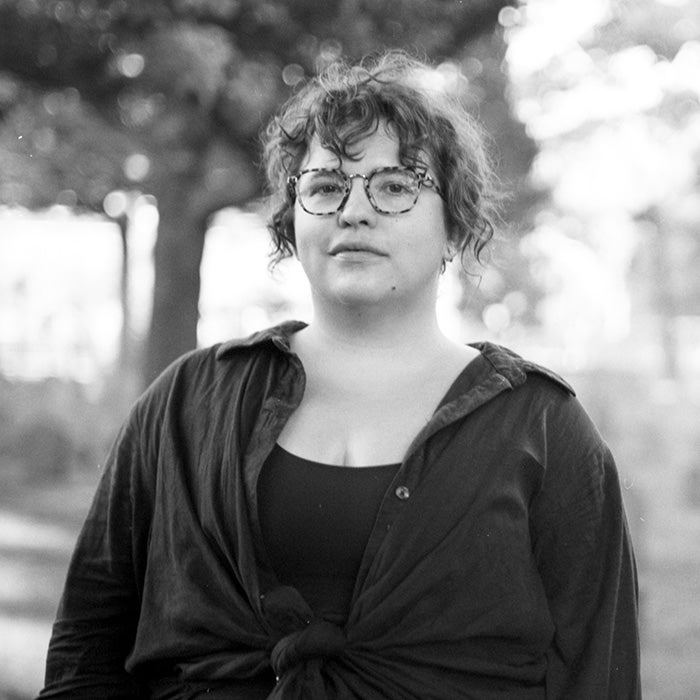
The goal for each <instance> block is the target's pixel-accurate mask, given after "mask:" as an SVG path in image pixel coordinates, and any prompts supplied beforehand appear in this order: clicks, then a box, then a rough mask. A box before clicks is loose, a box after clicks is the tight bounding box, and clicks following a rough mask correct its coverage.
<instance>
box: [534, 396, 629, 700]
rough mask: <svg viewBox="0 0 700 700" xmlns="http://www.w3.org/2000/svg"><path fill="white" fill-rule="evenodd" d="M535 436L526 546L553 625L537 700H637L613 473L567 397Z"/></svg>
mask: <svg viewBox="0 0 700 700" xmlns="http://www.w3.org/2000/svg"><path fill="white" fill-rule="evenodd" d="M556 413H557V416H556V417H555V418H554V419H552V420H550V421H549V422H548V424H547V426H546V430H545V431H543V432H545V433H546V434H547V444H548V447H547V451H546V455H547V458H546V464H545V476H544V482H543V487H542V490H541V492H540V493H539V494H538V496H537V497H536V498H535V500H534V503H533V509H532V530H533V533H532V534H533V546H534V552H535V558H536V562H537V566H538V569H539V572H540V576H541V578H542V582H543V584H544V588H545V593H546V595H547V599H548V601H549V607H550V613H551V616H552V620H553V622H554V627H555V630H554V640H553V643H552V646H551V648H550V651H549V654H548V670H547V698H548V700H551V699H554V698H565V699H566V700H590V699H591V698H596V700H604V699H606V698H609V699H611V700H612V699H614V700H632V699H635V700H636V699H637V698H641V690H640V673H639V634H638V590H637V576H636V568H635V561H634V554H633V551H632V545H631V541H630V537H629V532H628V527H627V522H626V519H625V513H624V508H623V503H622V496H621V490H620V484H619V479H618V473H617V468H616V466H615V462H614V459H613V457H612V454H611V453H610V451H609V449H608V448H607V446H606V445H605V443H604V442H603V441H602V439H601V438H600V436H599V435H598V433H597V431H596V430H595V428H594V427H593V425H592V423H591V422H590V420H589V419H588V417H587V416H586V414H585V413H584V412H583V409H581V408H580V406H579V405H578V402H577V401H576V399H574V398H573V397H570V398H569V399H568V401H567V404H566V406H565V407H564V408H563V409H562V410H559V411H557V412H556Z"/></svg>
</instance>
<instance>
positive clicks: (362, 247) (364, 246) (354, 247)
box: [329, 243, 386, 256]
mask: <svg viewBox="0 0 700 700" xmlns="http://www.w3.org/2000/svg"><path fill="white" fill-rule="evenodd" d="M329 252H330V255H339V254H341V253H369V254H372V255H381V256H386V253H384V252H383V251H381V250H380V249H379V248H376V247H375V246H373V245H370V244H368V243H337V244H336V245H334V246H333V247H332V248H331V249H330V251H329Z"/></svg>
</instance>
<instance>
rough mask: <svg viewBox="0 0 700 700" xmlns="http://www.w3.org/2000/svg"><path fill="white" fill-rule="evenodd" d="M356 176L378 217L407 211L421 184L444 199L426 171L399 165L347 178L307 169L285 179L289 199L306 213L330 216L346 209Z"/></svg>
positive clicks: (342, 173)
mask: <svg viewBox="0 0 700 700" xmlns="http://www.w3.org/2000/svg"><path fill="white" fill-rule="evenodd" d="M356 177H361V178H362V180H363V182H364V186H365V193H366V194H367V199H369V201H370V203H371V204H372V206H373V207H374V210H375V211H377V212H379V213H380V214H403V213H404V212H407V211H410V210H411V209H413V207H414V205H415V203H416V202H417V201H418V195H419V194H420V191H421V189H422V187H423V186H424V185H425V187H429V188H431V189H433V190H435V192H437V193H438V194H439V195H440V196H441V197H443V194H442V191H441V190H440V188H439V187H438V186H437V185H436V184H435V181H434V180H433V178H432V177H430V175H428V174H427V173H426V172H425V171H422V170H418V169H417V168H412V167H401V166H396V167H390V168H379V169H377V170H373V171H372V172H371V173H370V174H369V175H361V174H359V173H358V174H355V175H346V174H345V173H344V172H342V171H341V170H331V169H327V168H309V169H308V170H302V171H301V172H300V173H297V174H296V175H292V176H291V177H289V178H287V186H288V187H289V189H290V193H291V195H292V197H294V196H296V197H298V199H299V204H300V205H301V208H302V209H303V210H304V211H305V212H307V213H308V214H313V215H315V216H330V215H331V214H335V213H336V212H338V211H340V210H341V209H342V208H343V207H344V206H345V203H346V202H347V201H348V197H349V196H350V189H351V187H352V180H353V179H354V178H356ZM443 198H444V197H443Z"/></svg>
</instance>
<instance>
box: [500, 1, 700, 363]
mask: <svg viewBox="0 0 700 700" xmlns="http://www.w3.org/2000/svg"><path fill="white" fill-rule="evenodd" d="M567 5H568V7H566V6H567ZM509 16H510V18H511V20H512V21H511V22H510V25H509V28H508V30H507V41H508V43H509V50H508V65H509V74H510V86H511V95H512V100H513V104H514V108H515V110H516V113H517V114H518V116H519V117H520V118H521V119H522V121H523V122H524V123H525V125H526V128H527V130H528V133H529V134H530V135H531V136H532V138H533V139H534V140H535V141H536V143H537V148H538V153H537V156H536V158H535V159H534V162H533V168H532V173H531V177H532V182H533V184H534V185H535V186H536V187H537V188H538V189H539V190H540V191H541V193H542V195H543V196H542V198H541V202H540V204H539V206H537V207H536V208H535V209H534V210H533V212H532V232H531V233H530V234H529V235H528V236H526V238H525V240H524V241H523V247H524V250H525V251H526V253H527V254H528V255H529V257H530V259H531V261H532V265H533V268H534V269H535V270H536V276H537V277H538V278H539V280H540V284H541V287H542V290H543V295H542V299H543V302H542V304H541V305H540V308H539V318H540V321H541V322H542V323H544V324H545V326H546V325H549V326H556V327H557V328H558V332H559V334H560V335H562V336H568V337H569V339H573V338H576V339H577V341H578V343H579V344H580V345H582V346H584V347H585V346H587V347H589V348H593V347H596V346H597V347H599V348H600V349H601V352H604V351H605V349H606V345H607V344H609V343H615V342H619V341H620V340H622V339H623V338H624V337H626V336H627V335H628V334H629V332H630V323H631V320H632V317H631V314H632V313H633V312H634V311H636V312H640V311H641V309H644V308H645V307H646V308H651V309H652V311H653V313H654V314H655V315H656V317H657V318H658V323H659V326H660V330H661V334H662V342H663V343H665V344H666V346H667V347H666V352H667V354H669V353H671V354H674V353H675V352H677V349H675V348H673V347H670V346H669V345H668V343H667V342H666V340H667V339H668V338H671V337H672V335H673V332H672V331H671V330H670V329H669V328H668V327H669V326H671V325H673V324H675V317H676V316H678V315H680V314H699V313H700V284H698V279H697V275H696V273H695V270H696V269H697V264H698V262H700V245H698V241H697V236H696V235H695V232H696V231H697V227H698V225H700V199H699V198H698V195H697V186H698V173H699V172H700V82H698V78H697V76H698V71H697V66H698V64H699V61H700V43H698V39H700V7H699V6H698V4H697V3H692V2H683V1H682V0H679V1H678V2H673V3H669V2H661V0H642V1H641V2H635V3H632V2H628V1H627V0H618V1H617V2H614V1H611V2H605V1H604V0H598V1H597V2H594V3H591V4H586V5H582V4H576V3H562V4H561V5H559V6H556V8H555V7H554V6H552V4H551V3H548V2H546V1H543V0H531V1H530V2H528V3H527V4H524V5H523V7H521V8H520V9H519V10H513V12H512V13H510V14H509ZM555 29H556V30H557V31H555ZM630 289H632V290H633V291H634V292H635V301H636V305H634V306H633V307H632V308H630V302H629V298H630ZM663 326H666V329H665V330H664V328H663ZM601 329H603V332H602V333H601ZM663 337H665V338H666V340H663ZM674 364H675V360H674V359H673V358H667V367H668V368H669V369H670V371H671V373H673V370H672V368H673V366H674Z"/></svg>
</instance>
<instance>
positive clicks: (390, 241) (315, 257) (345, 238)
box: [294, 125, 448, 308]
mask: <svg viewBox="0 0 700 700" xmlns="http://www.w3.org/2000/svg"><path fill="white" fill-rule="evenodd" d="M353 153H358V154H359V157H358V158H357V159H356V160H347V159H342V160H340V161H339V159H338V157H337V156H336V155H335V154H334V153H333V152H332V151H329V150H327V149H325V148H323V147H322V146H321V144H320V143H319V142H318V141H317V140H314V141H312V143H311V146H310V148H309V152H308V154H307V156H306V158H305V160H304V162H303V163H302V167H301V169H302V170H305V169H308V168H330V169H332V168H337V169H340V170H342V171H343V172H344V173H345V174H346V175H354V174H358V173H361V174H364V175H369V174H370V173H371V172H372V171H374V170H376V169H377V168H383V167H389V166H400V165H402V164H401V162H400V161H399V143H398V140H397V139H396V138H395V136H394V135H393V134H392V132H391V130H390V129H387V128H386V127H384V126H383V125H380V128H379V129H378V130H377V131H376V132H375V133H374V134H372V135H370V136H368V137H366V138H365V139H363V140H361V141H360V142H358V143H357V144H356V147H355V148H353ZM429 174H432V173H430V172H429ZM351 183H352V188H351V191H350V194H349V197H348V199H347V201H346V203H345V206H344V207H343V209H342V210H341V211H339V212H337V213H335V214H332V215H329V216H314V215H313V214H309V213H307V212H305V211H304V210H303V209H302V207H301V206H300V204H299V201H298V200H297V202H296V203H295V209H294V229H295V236H296V250H297V256H298V258H299V260H300V262H301V264H302V267H303V268H304V271H305V273H306V275H307V277H308V279H309V282H310V285H311V290H312V294H313V297H314V302H315V303H316V304H318V303H323V304H341V305H347V306H365V305H379V304H386V303H389V304H390V305H401V306H405V305H415V304H430V305H431V306H433V307H434V304H435V299H436V295H437V284H438V278H439V275H440V267H441V264H442V261H443V259H444V258H445V257H446V256H447V254H448V245H447V231H446V226H445V215H444V208H443V207H444V205H443V200H442V199H441V198H440V196H439V195H438V194H437V192H435V190H433V189H431V188H429V187H426V186H424V187H423V188H422V190H421V192H420V195H419V197H418V201H417V202H416V204H415V206H414V207H413V208H412V209H411V210H410V211H408V212H405V213H403V214H380V213H378V212H376V211H375V210H374V208H373V207H372V204H371V203H370V201H369V199H368V198H367V195H366V193H365V189H364V184H363V181H362V179H361V178H354V179H352V180H351ZM438 184H439V183H438ZM397 308H400V306H399V307H397Z"/></svg>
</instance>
